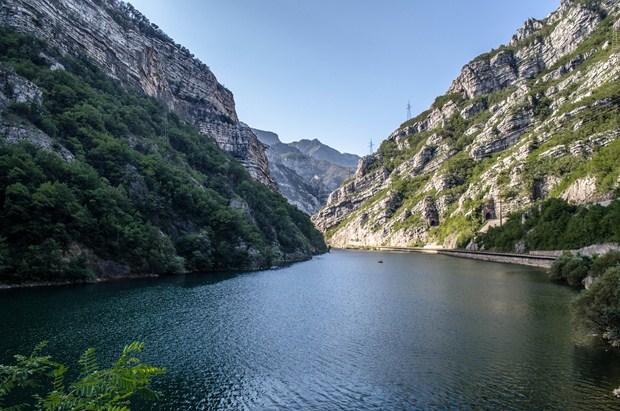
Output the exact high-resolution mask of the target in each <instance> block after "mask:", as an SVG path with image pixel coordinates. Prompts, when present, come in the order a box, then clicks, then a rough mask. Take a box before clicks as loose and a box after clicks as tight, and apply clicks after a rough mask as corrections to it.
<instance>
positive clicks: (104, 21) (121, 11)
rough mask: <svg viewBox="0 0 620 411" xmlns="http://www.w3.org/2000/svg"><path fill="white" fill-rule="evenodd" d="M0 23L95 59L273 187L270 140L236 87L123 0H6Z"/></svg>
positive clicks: (115, 75) (253, 175) (67, 50)
mask: <svg viewBox="0 0 620 411" xmlns="http://www.w3.org/2000/svg"><path fill="white" fill-rule="evenodd" d="M0 24H2V25H7V26H10V27H13V28H15V29H16V30H18V31H20V32H23V33H30V34H33V35H35V36H37V37H39V38H42V39H44V40H46V41H47V42H49V43H50V44H52V45H54V46H56V47H58V48H59V49H60V50H62V51H63V52H68V53H71V54H73V55H83V56H87V57H88V58H90V59H92V60H93V61H95V62H96V63H97V64H98V65H99V66H100V67H101V68H102V69H103V70H104V71H105V72H106V73H108V74H109V75H110V76H112V77H114V78H116V79H119V80H120V81H121V82H123V83H124V84H125V85H127V86H129V87H131V88H135V89H138V90H141V91H142V92H144V93H145V94H146V95H148V96H151V97H155V98H157V99H158V100H159V101H161V102H162V103H164V104H165V106H167V107H168V108H169V109H170V110H171V111H173V112H174V113H176V114H177V115H179V117H181V118H182V119H184V120H187V121H189V122H190V123H191V124H193V125H195V126H196V128H197V129H198V130H199V131H200V132H201V133H202V134H203V135H204V136H207V137H209V138H211V139H213V140H214V141H215V142H217V144H218V145H219V146H220V147H221V148H222V149H224V150H225V151H227V152H229V153H231V154H232V155H233V156H234V157H235V158H236V159H237V160H238V161H240V162H241V163H242V164H243V165H244V166H245V167H246V169H247V170H248V171H249V173H250V175H251V176H252V177H253V178H255V179H257V180H259V181H261V182H262V183H263V184H266V185H268V186H271V187H275V183H274V182H273V180H272V179H271V178H270V176H269V169H268V163H267V158H266V156H265V153H264V150H263V147H262V145H261V144H260V143H259V142H258V140H257V139H256V136H254V134H253V133H252V132H251V130H250V129H249V128H247V127H244V126H243V125H241V124H240V123H239V120H238V118H237V114H236V112H235V102H234V99H233V95H232V93H231V92H230V91H229V90H227V89H226V88H225V87H224V86H222V85H221V84H220V83H218V81H217V79H216V78H215V76H214V75H213V73H212V72H211V71H210V70H209V68H208V67H207V66H206V65H205V64H203V63H201V62H200V61H199V60H197V59H195V58H194V56H193V55H192V54H191V53H190V52H189V51H188V50H187V49H185V48H184V47H183V46H180V45H178V44H175V43H174V41H172V39H170V38H169V37H168V36H167V35H166V34H164V33H163V32H162V31H161V30H159V29H158V28H157V26H156V25H154V24H151V23H150V22H149V21H148V20H147V19H146V18H145V17H144V16H143V15H142V14H140V13H139V12H138V11H137V10H135V9H134V8H133V7H132V6H131V5H130V4H128V3H124V2H122V1H118V0H3V1H2V2H1V3H0Z"/></svg>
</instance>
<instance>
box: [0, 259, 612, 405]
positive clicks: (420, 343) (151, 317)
mask: <svg viewBox="0 0 620 411" xmlns="http://www.w3.org/2000/svg"><path fill="white" fill-rule="evenodd" d="M378 259H382V260H383V261H384V264H377V260H378ZM573 296H574V291H573V290H571V289H569V288H567V287H562V286H558V285H555V284H552V283H550V282H548V281H547V279H546V276H545V274H544V273H543V272H542V271H540V270H537V269H532V268H526V267H520V266H513V265H503V264H494V263H485V262H477V261H471V260H461V259H456V258H451V257H445V256H428V255H420V254H398V253H372V252H354V251H337V250H335V251H332V253H330V254H327V255H324V256H320V257H317V258H315V259H314V260H312V261H309V262H306V263H301V264H295V265H293V266H290V267H286V268H280V269H274V270H267V271H263V272H257V273H247V274H241V275H212V274H207V275H191V276H178V277H170V278H164V279H156V280H153V279H149V280H135V281H130V282H119V283H109V284H99V285H93V286H75V287H65V288H46V289H34V290H9V291H2V292H0V308H1V309H2V313H3V314H2V316H3V321H4V323H5V324H4V326H3V327H2V332H3V334H4V336H3V339H2V341H0V357H2V358H1V359H2V360H3V362H6V361H8V358H9V357H10V356H11V355H12V354H13V353H15V352H23V353H26V352H28V351H29V350H30V349H31V347H32V346H33V345H34V344H36V342H38V341H41V340H43V339H50V340H51V343H50V346H49V352H50V353H53V354H56V355H57V357H59V359H60V360H64V361H67V362H69V361H74V360H75V358H77V356H78V355H79V353H81V352H82V351H83V350H85V349H86V348H87V347H90V346H95V347H97V349H98V352H99V355H100V358H101V359H102V361H101V362H104V361H105V360H111V359H112V358H114V357H115V356H117V355H118V353H119V351H120V350H121V349H122V346H123V345H124V344H125V343H127V342H129V341H132V340H139V341H144V342H145V343H146V345H147V350H146V353H145V355H144V356H143V358H144V359H145V360H146V361H150V362H152V363H154V364H157V365H160V366H166V367H167V368H168V373H167V374H165V375H164V376H162V377H160V378H158V379H157V380H156V386H157V388H158V389H160V390H161V391H163V392H164V394H165V395H164V398H163V399H162V401H160V402H159V403H156V404H139V408H140V409H153V410H159V409H171V410H172V409H261V410H263V409H304V410H312V409H315V410H325V409H327V410H338V409H342V410H352V409H376V410H385V409H422V410H427V409H428V410H444V409H482V410H498V409H508V410H509V409H515V410H521V409H562V410H566V409H584V410H587V409H618V410H620V403H619V402H617V401H616V400H615V399H613V398H612V397H611V395H610V393H611V390H612V389H613V388H616V387H617V386H620V356H619V355H618V353H617V352H614V351H607V350H606V349H605V347H604V346H599V345H596V341H595V340H593V339H588V338H585V339H584V338H583V335H581V334H579V333H576V332H575V331H574V329H573V328H574V327H573V326H572V325H571V321H570V315H569V309H568V306H569V303H570V300H571V299H572V298H573Z"/></svg>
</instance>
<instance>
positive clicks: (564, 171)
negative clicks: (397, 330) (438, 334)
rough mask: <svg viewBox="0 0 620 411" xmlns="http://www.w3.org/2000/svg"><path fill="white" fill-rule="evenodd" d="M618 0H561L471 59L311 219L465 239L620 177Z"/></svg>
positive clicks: (393, 236) (412, 239) (347, 232)
mask: <svg viewBox="0 0 620 411" xmlns="http://www.w3.org/2000/svg"><path fill="white" fill-rule="evenodd" d="M619 8H620V6H619V2H618V1H617V0H601V1H578V0H571V1H569V0H565V1H562V3H561V6H560V8H559V9H558V10H556V11H555V12H553V13H551V14H550V15H549V16H548V17H547V18H545V19H543V20H536V19H529V20H527V21H526V22H525V24H524V25H523V27H522V28H521V29H519V30H518V31H517V33H516V34H515V35H514V36H513V38H512V39H511V40H510V42H509V43H508V44H507V45H503V46H500V47H499V48H498V49H496V50H492V51H491V52H489V53H486V54H484V55H481V56H478V57H477V58H475V59H474V60H472V61H471V62H470V63H468V64H466V65H465V66H464V67H463V69H462V71H461V73H460V75H459V76H458V77H457V78H456V79H455V80H454V81H453V83H452V85H451V86H450V88H449V89H448V90H447V92H446V94H445V95H443V96H441V97H438V98H437V99H436V100H435V102H434V103H433V105H432V106H431V107H430V108H429V109H428V110H427V111H425V112H423V113H421V114H420V115H418V116H417V117H416V118H414V119H412V120H410V121H408V122H406V123H404V124H402V125H401V126H400V127H399V128H398V129H397V130H396V131H394V132H393V133H392V134H391V135H390V136H389V137H388V138H387V139H386V140H385V141H384V142H383V143H382V145H381V147H380V148H379V150H378V151H377V153H376V154H374V155H372V156H368V157H365V158H364V159H362V160H361V161H360V163H359V165H358V168H357V172H356V175H355V179H354V180H353V181H351V182H348V183H346V184H344V185H343V186H342V187H340V188H339V189H338V190H336V191H335V192H333V193H332V194H331V195H330V197H329V200H328V202H327V205H326V206H325V207H324V208H323V209H322V210H321V211H320V212H318V213H317V214H316V215H315V216H314V217H313V220H314V222H315V224H316V225H317V226H318V227H319V228H320V229H321V230H322V231H323V232H325V233H326V234H327V237H328V239H329V242H330V243H331V244H332V245H334V246H347V245H360V246H375V245H393V246H409V245H424V244H429V243H437V244H441V245H444V246H446V247H454V246H456V245H459V244H460V245H464V244H463V243H464V242H466V241H467V240H468V239H469V238H471V237H472V236H473V235H474V234H475V233H476V231H478V230H479V229H480V228H481V227H482V225H483V224H485V223H486V222H487V220H492V219H495V218H499V216H501V215H504V216H505V215H507V214H509V213H511V212H513V211H516V210H520V209H523V208H524V207H526V206H528V205H530V204H533V203H534V202H536V201H537V200H539V199H544V198H547V197H563V198H565V199H567V200H569V201H571V202H578V203H583V202H595V201H602V200H606V199H609V198H612V197H615V196H617V195H618V193H619V187H620V180H619V174H620V144H619V141H620V140H619V139H618V136H620V124H619V119H620V109H619V106H620V64H619V63H620V45H619V44H620V40H619V34H618V32H619V31H620V20H619V16H620V12H619Z"/></svg>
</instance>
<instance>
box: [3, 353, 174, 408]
mask: <svg viewBox="0 0 620 411" xmlns="http://www.w3.org/2000/svg"><path fill="white" fill-rule="evenodd" d="M46 344H47V342H45V341H44V342H42V343H40V344H39V345H37V347H36V348H35V349H34V351H33V352H32V354H31V355H30V356H28V357H26V356H23V355H16V356H15V358H16V360H17V364H16V365H0V410H22V409H25V408H26V407H30V404H27V403H20V404H14V405H10V406H8V405H7V404H6V402H7V400H9V399H10V398H11V397H10V395H11V394H13V395H14V397H17V398H23V397H24V395H30V396H31V397H32V398H33V399H34V400H35V407H36V408H37V409H41V410H49V411H51V410H115V411H124V410H129V409H130V408H129V405H130V398H131V397H132V396H134V395H136V394H137V395H140V396H141V397H144V398H146V399H157V398H158V397H159V393H158V392H156V391H153V390H151V389H150V388H149V383H150V379H151V377H152V376H154V375H158V374H162V373H164V372H165V371H166V370H165V368H158V367H153V366H151V365H148V364H145V363H142V362H141V361H140V360H139V359H138V358H136V357H135V354H136V353H140V352H142V350H143V349H144V343H139V342H133V343H131V344H129V345H127V346H125V348H124V349H123V353H122V354H121V356H120V358H119V359H118V360H117V361H116V362H115V363H114V365H113V366H112V367H111V368H108V369H101V368H100V367H99V364H98V363H97V359H96V358H95V349H94V348H90V349H88V350H86V352H84V354H82V356H81V357H80V359H79V361H78V364H79V366H80V368H81V370H80V375H79V377H78V379H77V380H76V381H75V382H72V383H69V384H68V385H67V384H66V382H65V375H66V373H67V371H68V370H69V369H68V368H67V367H66V366H64V365H62V364H59V363H56V362H54V361H52V360H51V357H50V356H48V355H43V354H42V351H43V348H44V347H45V345H46ZM50 387H51V390H49V389H50ZM42 390H43V391H42ZM48 390H49V391H48Z"/></svg>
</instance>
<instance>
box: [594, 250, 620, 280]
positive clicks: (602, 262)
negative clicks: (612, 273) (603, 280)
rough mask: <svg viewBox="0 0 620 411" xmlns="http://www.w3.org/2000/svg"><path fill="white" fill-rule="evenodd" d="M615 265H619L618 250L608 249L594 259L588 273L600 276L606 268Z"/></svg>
mask: <svg viewBox="0 0 620 411" xmlns="http://www.w3.org/2000/svg"><path fill="white" fill-rule="evenodd" d="M617 265H620V251H617V250H610V251H608V252H607V253H605V254H603V255H602V256H600V257H597V258H595V259H594V261H593V262H592V267H591V268H590V275H591V276H592V277H594V278H597V277H600V276H601V275H603V273H604V272H605V271H607V269H609V268H611V267H615V266H617Z"/></svg>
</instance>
